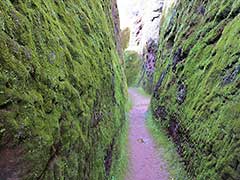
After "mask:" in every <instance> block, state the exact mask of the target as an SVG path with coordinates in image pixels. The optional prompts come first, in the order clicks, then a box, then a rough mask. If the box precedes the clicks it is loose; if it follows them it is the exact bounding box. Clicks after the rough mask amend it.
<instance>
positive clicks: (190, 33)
mask: <svg viewBox="0 0 240 180" xmlns="http://www.w3.org/2000/svg"><path fill="white" fill-rule="evenodd" d="M239 14H240V1H239V0H238V1H236V0H228V1H218V0H209V1H205V0H192V1H187V0H181V1H178V2H177V4H176V6H175V7H174V8H173V10H172V11H171V12H170V13H169V14H168V15H165V18H164V20H163V23H162V26H161V33H160V41H159V43H160V44H159V49H158V56H157V62H156V70H155V74H154V84H155V85H156V87H155V91H154V96H153V98H152V102H151V104H152V111H153V113H154V114H155V117H156V120H157V121H156V123H161V124H163V125H164V126H165V128H166V130H167V131H168V133H169V135H171V136H172V138H173V140H174V142H175V143H176V144H177V145H178V152H179V153H180V154H181V156H182V157H183V159H184V162H185V164H186V168H187V170H188V172H189V173H190V175H191V176H192V178H193V179H195V178H196V179H199V180H203V179H234V180H237V179H240V136H239V134H240V68H239V67H240V26H239V25H240V15H239Z"/></svg>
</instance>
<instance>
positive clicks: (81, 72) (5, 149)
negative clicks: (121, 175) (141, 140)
mask: <svg viewBox="0 0 240 180" xmlns="http://www.w3.org/2000/svg"><path fill="white" fill-rule="evenodd" d="M111 7H112V4H111V1H110V0H106V1H105V0H104V1H103V0H67V1H65V0H34V1H32V0H16V1H10V0H1V1H0V179H1V180H6V179H51V180H52V179H71V180H73V179H81V180H97V179H99V180H101V179H107V178H108V177H107V176H108V175H109V174H110V173H111V165H112V164H113V163H115V162H117V161H116V160H117V157H118V155H117V154H118V137H119V133H120V132H121V128H122V126H124V123H125V112H124V103H125V97H124V94H125V92H126V91H125V81H124V78H123V77H124V76H123V75H122V68H121V66H120V60H119V55H118V53H117V50H116V43H115V42H116V41H115V37H114V23H113V21H112V9H111ZM114 11H116V9H115V10H114Z"/></svg>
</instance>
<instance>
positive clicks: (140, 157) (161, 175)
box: [126, 88, 169, 180]
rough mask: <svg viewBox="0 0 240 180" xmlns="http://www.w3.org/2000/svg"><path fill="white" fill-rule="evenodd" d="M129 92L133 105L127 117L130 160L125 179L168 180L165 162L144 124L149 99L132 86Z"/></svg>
mask: <svg viewBox="0 0 240 180" xmlns="http://www.w3.org/2000/svg"><path fill="white" fill-rule="evenodd" d="M129 94H130V97H131V100H132V103H133V107H132V109H131V111H130V117H129V118H130V131H129V148H130V157H129V158H130V160H129V172H128V174H127V177H126V180H168V177H169V173H168V171H167V168H166V164H165V163H164V162H163V159H161V154H160V152H158V149H157V147H156V145H155V144H154V142H153V139H152V137H151V135H150V134H149V132H148V129H147V128H146V125H145V116H146V111H147V108H148V105H149V102H150V99H149V98H147V97H144V96H142V95H141V94H139V93H138V91H137V89H133V88H131V89H129Z"/></svg>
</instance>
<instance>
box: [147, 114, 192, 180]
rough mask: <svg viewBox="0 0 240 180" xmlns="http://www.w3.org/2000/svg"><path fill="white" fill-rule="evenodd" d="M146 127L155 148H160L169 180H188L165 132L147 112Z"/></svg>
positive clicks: (174, 147)
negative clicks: (155, 145) (154, 143)
mask: <svg viewBox="0 0 240 180" xmlns="http://www.w3.org/2000/svg"><path fill="white" fill-rule="evenodd" d="M146 125H147V128H148V129H149V131H150V133H151V135H152V136H153V138H154V141H155V142H156V144H157V146H158V147H159V148H161V151H162V152H163V153H162V155H163V158H164V160H165V161H166V162H167V167H168V171H169V173H170V176H171V177H170V179H171V180H187V179H189V177H188V175H187V173H186V171H185V170H184V165H183V163H182V162H181V157H180V156H179V155H178V154H177V151H176V146H175V144H174V143H173V142H172V141H171V139H170V138H168V136H167V134H166V132H165V130H164V129H163V127H161V125H160V124H159V123H158V124H156V123H155V122H154V119H153V117H152V113H151V111H150V110H149V111H148V113H147V119H146Z"/></svg>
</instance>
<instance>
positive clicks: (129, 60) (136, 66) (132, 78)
mask: <svg viewBox="0 0 240 180" xmlns="http://www.w3.org/2000/svg"><path fill="white" fill-rule="evenodd" d="M124 60H125V74H126V78H127V84H128V86H135V85H136V84H137V81H138V78H139V74H140V70H141V61H140V57H139V55H138V53H137V52H135V51H125V54H124Z"/></svg>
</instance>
